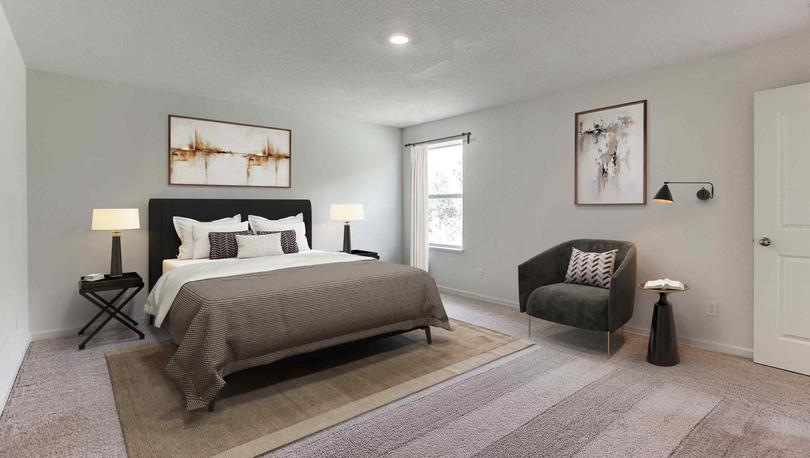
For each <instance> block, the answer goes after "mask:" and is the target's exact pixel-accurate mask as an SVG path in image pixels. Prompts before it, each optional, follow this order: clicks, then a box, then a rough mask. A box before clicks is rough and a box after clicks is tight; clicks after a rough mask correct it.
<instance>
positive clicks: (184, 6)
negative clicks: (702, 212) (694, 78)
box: [0, 0, 810, 126]
mask: <svg viewBox="0 0 810 458" xmlns="http://www.w3.org/2000/svg"><path fill="white" fill-rule="evenodd" d="M0 2H2V5H3V7H4V9H5V12H6V15H7V16H8V19H9V22H10V24H11V26H12V29H13V32H14V36H15V37H16V39H17V41H18V44H19V46H20V50H21V52H22V55H23V58H24V60H25V62H26V65H28V67H29V68H34V69H41V70H47V71H52V72H57V73H64V74H69V75H76V76H83V77H88V78H96V79H102V80H108V81H114V82H121V83H126V84H132V85H137V86H143V87H151V88H158V89H164V90H169V91H176V92H182V93H188V94H195V95H202V96H207V97H213V98H221V99H227V100H234V101H240V102H250V103H255V104H262V105H268V106H274V107H283V108H286V109H294V110H308V111H310V110H318V111H324V112H329V113H333V114H338V115H346V116H351V117H355V118H358V119H361V120H365V121H369V122H373V123H378V124H385V125H391V126H408V125H413V124H418V123H422V122H426V121H431V120H435V119H440V118H444V117H448V116H453V115H457V114H461V113H465V112H469V111H473V110H477V109H481V108H486V107H490V106H493V105H498V104H502V103H505V102H509V101H514V100H518V99H521V98H526V97H530V96H535V95H539V94H543V93H548V92H552V91H557V90H561V89H568V88H573V87H577V86H581V85H584V84H589V83H594V82H598V81H602V80H605V79H609V78H613V77H617V76H622V75H627V74H631V73H635V72H638V71H642V70H645V69H649V68H653V67H656V66H660V65H666V64H672V63H676V62H680V61H685V60H689V59H694V58H698V57H702V56H706V55H710V54H715V53H718V52H722V51H725V50H729V49H734V48H740V47H745V46H750V45H752V44H755V43H757V42H761V41H764V40H767V39H771V38H775V37H779V36H784V35H790V34H794V33H799V32H802V31H804V30H810V7H808V0H678V1H672V0H610V1H607V0H545V1H511V0H504V1H494V0H476V1H421V0H420V1H417V0H407V1H406V0H399V1H388V0H366V1H348V0H344V1H337V0H318V1H312V0H289V1H268V0H244V1H224V0H193V1H192V0H71V1H65V0H0ZM395 31H402V32H406V33H408V34H410V35H411V36H412V37H413V41H412V42H411V44H410V45H408V46H407V47H403V48H394V47H392V46H391V45H389V44H388V42H387V41H386V37H387V36H388V35H389V34H390V33H392V32H395Z"/></svg>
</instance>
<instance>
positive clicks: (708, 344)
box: [439, 286, 754, 359]
mask: <svg viewBox="0 0 810 458" xmlns="http://www.w3.org/2000/svg"><path fill="white" fill-rule="evenodd" d="M439 291H440V292H443V293H449V294H455V295H456V296H461V297H467V298H470V299H476V300H479V301H484V302H491V303H493V304H498V305H506V306H509V307H519V304H518V302H516V301H511V300H508V299H501V298H499V297H493V296H487V295H486V294H479V293H473V292H471V291H464V290H461V289H455V288H449V287H447V286H439ZM624 329H625V330H626V331H628V332H632V333H633V334H638V335H642V336H649V335H650V330H649V329H644V328H637V327H632V326H625V327H624ZM678 342H680V343H682V344H684V345H689V346H692V347H697V348H702V349H704V350H711V351H716V352H719V353H727V354H730V355H735V356H742V357H743V358H749V359H752V358H753V357H754V350H753V349H752V348H745V347H738V346H736V345H729V344H724V343H721V342H714V341H711V340H702V339H693V338H690V337H678Z"/></svg>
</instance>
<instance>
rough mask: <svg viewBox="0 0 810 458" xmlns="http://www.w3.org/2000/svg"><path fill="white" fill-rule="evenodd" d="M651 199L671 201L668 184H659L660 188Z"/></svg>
mask: <svg viewBox="0 0 810 458" xmlns="http://www.w3.org/2000/svg"><path fill="white" fill-rule="evenodd" d="M653 200H654V201H656V202H663V203H668V204H671V203H672V193H671V192H670V191H669V185H668V184H666V183H664V186H661V189H659V190H658V192H657V193H655V197H653Z"/></svg>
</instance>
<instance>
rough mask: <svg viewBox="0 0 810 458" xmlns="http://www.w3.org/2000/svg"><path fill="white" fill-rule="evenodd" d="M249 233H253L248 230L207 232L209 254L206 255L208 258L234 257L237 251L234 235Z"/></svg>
mask: <svg viewBox="0 0 810 458" xmlns="http://www.w3.org/2000/svg"><path fill="white" fill-rule="evenodd" d="M251 234H253V232H251V231H250V230H247V231H238V232H209V233H208V241H209V242H210V243H211V254H210V255H209V256H208V257H209V258H210V259H225V258H235V257H236V253H237V252H238V251H239V246H238V245H237V244H236V236H237V235H251Z"/></svg>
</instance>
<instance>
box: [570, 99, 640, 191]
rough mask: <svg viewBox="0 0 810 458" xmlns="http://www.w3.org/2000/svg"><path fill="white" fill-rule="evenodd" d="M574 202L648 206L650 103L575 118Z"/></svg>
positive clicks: (579, 114) (583, 114)
mask: <svg viewBox="0 0 810 458" xmlns="http://www.w3.org/2000/svg"><path fill="white" fill-rule="evenodd" d="M574 134H575V138H574V203H575V204H576V205H627V204H631V205H632V204H637V205H643V204H646V203H647V101H646V100H641V101H638V102H630V103H625V104H622V105H615V106H612V107H606V108H598V109H596V110H589V111H582V112H579V113H577V114H576V115H575V116H574Z"/></svg>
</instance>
